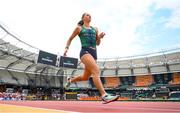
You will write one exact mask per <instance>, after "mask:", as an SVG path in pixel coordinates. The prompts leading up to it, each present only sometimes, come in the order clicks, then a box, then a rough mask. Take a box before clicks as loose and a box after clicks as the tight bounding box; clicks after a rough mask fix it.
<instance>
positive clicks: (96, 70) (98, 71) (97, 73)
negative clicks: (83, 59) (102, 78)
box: [91, 68, 100, 76]
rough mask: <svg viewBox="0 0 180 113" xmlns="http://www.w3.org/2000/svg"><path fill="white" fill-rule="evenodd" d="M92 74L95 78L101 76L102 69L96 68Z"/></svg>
mask: <svg viewBox="0 0 180 113" xmlns="http://www.w3.org/2000/svg"><path fill="white" fill-rule="evenodd" d="M91 73H92V74H93V76H99V74H100V69H99V68H94V69H92V70H91Z"/></svg>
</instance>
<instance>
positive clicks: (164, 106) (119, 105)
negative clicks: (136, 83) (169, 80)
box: [0, 101, 180, 113]
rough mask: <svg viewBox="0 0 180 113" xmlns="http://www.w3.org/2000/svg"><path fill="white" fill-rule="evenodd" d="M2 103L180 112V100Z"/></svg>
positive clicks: (86, 110)
mask: <svg viewBox="0 0 180 113" xmlns="http://www.w3.org/2000/svg"><path fill="white" fill-rule="evenodd" d="M0 104H10V105H18V106H29V107H37V108H46V109H55V110H65V111H73V112H80V113H180V102H124V101H123V102H122V101H117V102H112V103H109V104H102V102H101V101H0Z"/></svg>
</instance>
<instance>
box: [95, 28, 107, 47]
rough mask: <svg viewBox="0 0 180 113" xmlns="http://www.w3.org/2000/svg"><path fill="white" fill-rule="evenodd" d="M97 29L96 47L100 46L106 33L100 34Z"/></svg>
mask: <svg viewBox="0 0 180 113" xmlns="http://www.w3.org/2000/svg"><path fill="white" fill-rule="evenodd" d="M95 29H96V45H100V43H101V38H103V37H104V35H105V33H104V32H102V33H100V34H99V32H98V29H97V28H95Z"/></svg>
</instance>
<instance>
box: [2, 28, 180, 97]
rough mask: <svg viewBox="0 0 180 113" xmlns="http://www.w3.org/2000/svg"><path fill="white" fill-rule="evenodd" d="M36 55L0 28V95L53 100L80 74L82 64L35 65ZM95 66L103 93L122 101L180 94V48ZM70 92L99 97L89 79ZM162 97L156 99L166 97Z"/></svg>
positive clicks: (72, 88) (28, 46) (32, 49)
mask: <svg viewBox="0 0 180 113" xmlns="http://www.w3.org/2000/svg"><path fill="white" fill-rule="evenodd" d="M9 39H12V40H13V41H9ZM25 48H27V49H25ZM38 51H39V49H38V48H36V47H33V46H31V45H29V44H27V43H25V42H23V41H22V40H20V39H19V38H17V37H16V36H15V35H13V34H11V33H10V32H9V31H8V30H7V29H5V28H4V27H3V26H2V25H0V92H6V91H7V89H8V88H11V89H13V91H19V92H23V90H25V89H26V90H28V94H31V95H34V94H36V95H41V96H42V95H43V96H44V95H46V96H48V98H49V99H52V95H54V94H62V95H63V94H64V84H65V83H66V78H67V77H69V76H71V77H73V76H75V75H79V74H82V72H83V65H82V63H81V62H79V63H78V68H77V69H68V68H63V67H58V66H50V65H45V64H40V63H37V58H38ZM97 63H98V65H99V67H100V70H101V75H100V77H101V80H102V83H103V85H104V87H105V88H106V90H107V91H110V92H112V93H116V94H120V95H121V97H127V98H129V99H139V98H140V97H141V98H151V97H153V94H156V95H159V93H161V89H162V91H164V90H163V89H164V88H166V89H168V91H169V92H170V91H176V90H180V48H175V49H170V50H162V51H158V52H154V53H149V54H144V55H137V56H128V57H117V58H112V59H107V58H105V59H99V60H98V61H97ZM70 91H77V92H81V91H84V92H85V93H88V94H89V95H90V96H96V95H98V94H97V93H98V91H97V90H96V88H95V87H94V84H93V82H92V78H90V80H89V81H87V82H79V83H75V84H73V85H72V86H71V89H70ZM169 92H168V93H169ZM163 94H164V95H163ZM163 94H161V95H159V97H160V98H164V97H165V96H167V95H166V94H165V93H163ZM37 97H38V96H37ZM37 97H36V98H37ZM61 98H62V97H61ZM38 99H42V97H41V98H40V97H39V98H38Z"/></svg>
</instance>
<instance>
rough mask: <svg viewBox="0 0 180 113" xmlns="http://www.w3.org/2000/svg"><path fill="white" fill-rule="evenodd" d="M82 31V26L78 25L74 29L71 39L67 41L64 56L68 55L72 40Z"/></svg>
mask: <svg viewBox="0 0 180 113" xmlns="http://www.w3.org/2000/svg"><path fill="white" fill-rule="evenodd" d="M80 31H81V27H80V26H77V27H76V28H75V29H74V31H73V33H72V34H71V36H70V37H69V39H68V41H67V43H66V47H65V51H64V56H67V55H66V54H67V51H68V49H69V46H70V44H71V41H72V40H73V39H74V38H75V37H76V36H77V35H78V34H79V33H80Z"/></svg>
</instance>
